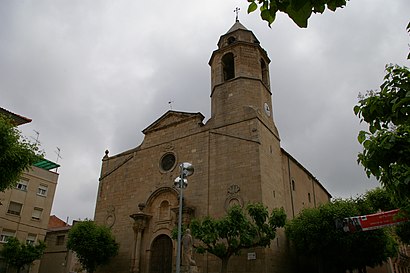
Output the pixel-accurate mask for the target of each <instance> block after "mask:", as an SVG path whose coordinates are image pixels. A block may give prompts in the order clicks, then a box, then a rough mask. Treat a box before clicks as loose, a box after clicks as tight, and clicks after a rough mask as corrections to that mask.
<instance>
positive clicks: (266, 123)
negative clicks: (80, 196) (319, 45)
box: [95, 21, 331, 273]
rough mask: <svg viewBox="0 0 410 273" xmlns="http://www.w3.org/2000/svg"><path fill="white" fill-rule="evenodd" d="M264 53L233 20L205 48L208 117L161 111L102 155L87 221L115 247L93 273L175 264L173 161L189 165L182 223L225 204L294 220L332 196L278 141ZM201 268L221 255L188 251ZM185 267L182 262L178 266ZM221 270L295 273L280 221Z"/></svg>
mask: <svg viewBox="0 0 410 273" xmlns="http://www.w3.org/2000/svg"><path fill="white" fill-rule="evenodd" d="M269 63H270V59H269V58H268V56H267V52H266V51H265V50H264V49H263V48H262V47H261V45H260V43H259V41H258V39H257V38H256V37H255V35H254V34H253V33H252V32H251V31H249V30H247V29H246V28H245V27H244V26H243V25H242V24H241V23H240V22H239V21H237V22H236V23H235V24H234V25H233V26H232V27H231V29H229V31H228V32H227V33H226V34H224V35H222V36H221V37H220V39H219V42H218V49H217V50H215V51H214V52H213V53H212V56H211V59H210V61H209V65H210V66H211V81H212V83H211V117H210V119H209V120H208V121H206V122H205V123H204V116H203V115H202V114H201V113H186V112H178V111H172V110H171V111H168V112H166V113H165V114H164V115H162V116H161V117H160V118H158V119H157V120H156V121H155V122H154V123H152V124H151V125H149V126H148V127H147V128H146V129H144V130H143V133H144V135H145V137H144V140H143V142H142V143H141V144H140V145H139V146H138V147H136V148H134V149H131V150H128V151H125V152H122V153H120V154H117V155H113V156H110V155H109V154H108V151H107V152H106V155H105V156H104V158H103V160H102V167H101V177H100V184H99V189H98V197H97V204H96V209H95V221H96V222H97V223H99V224H105V225H107V226H109V227H110V228H111V230H112V232H113V234H114V235H115V238H116V240H117V241H118V242H119V243H120V250H119V255H118V256H117V257H115V258H114V259H113V260H112V261H111V262H110V264H108V265H106V266H104V267H102V268H101V269H100V271H99V272H107V273H108V272H116V273H125V272H141V273H159V272H161V273H171V272H175V263H176V249H177V247H176V241H175V240H172V239H171V231H172V230H173V229H174V228H175V227H176V226H177V220H178V205H179V204H178V202H179V201H178V200H179V199H178V196H179V195H178V193H179V191H178V189H176V188H175V187H174V180H175V178H176V177H178V175H179V168H178V165H179V164H180V163H182V162H190V163H191V164H193V166H194V168H195V172H194V174H193V175H192V176H190V177H189V178H188V187H187V188H186V189H185V190H184V194H183V196H184V201H183V213H182V218H183V222H184V223H186V224H187V223H189V221H190V219H192V218H201V217H204V216H207V215H209V216H211V217H216V218H218V217H222V216H224V215H225V213H226V210H227V209H228V208H229V206H231V205H232V204H240V205H246V204H247V203H249V202H262V203H263V204H264V205H265V206H267V207H268V208H269V210H271V209H272V208H277V207H283V208H284V209H285V211H286V214H287V217H288V219H292V218H293V217H294V216H295V215H297V213H298V212H299V211H300V210H301V209H302V208H304V207H315V206H318V205H319V204H321V203H325V202H328V201H329V200H330V197H331V196H330V194H329V193H328V191H327V190H326V189H325V188H324V187H323V186H322V185H321V184H320V183H319V181H318V180H317V179H316V178H315V177H314V176H313V175H312V174H311V173H310V172H309V171H308V170H306V169H305V168H304V167H303V166H302V165H301V164H300V163H298V162H297V161H296V160H295V159H294V158H293V157H292V156H291V155H290V154H289V153H287V152H286V151H285V150H284V149H283V148H281V146H280V138H279V133H278V130H277V128H276V126H275V123H274V120H273V117H272V111H271V109H272V99H271V95H272V93H271V90H270V82H269ZM194 260H195V261H196V264H197V266H198V270H199V272H203V273H205V272H207V273H211V272H212V273H213V272H219V269H220V260H219V259H217V258H215V257H214V256H212V255H211V254H196V253H195V254H194ZM182 269H184V265H183V266H182ZM228 271H229V272H243V273H268V272H298V269H297V265H296V263H295V258H294V256H293V252H292V249H291V247H290V243H289V242H288V240H287V239H286V237H285V235H284V232H283V230H279V231H278V233H277V238H275V240H274V241H272V243H271V246H270V247H269V248H255V249H249V250H244V251H243V252H242V255H240V256H235V257H232V258H231V260H230V262H229V265H228Z"/></svg>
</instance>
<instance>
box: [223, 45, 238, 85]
mask: <svg viewBox="0 0 410 273" xmlns="http://www.w3.org/2000/svg"><path fill="white" fill-rule="evenodd" d="M221 62H222V73H223V75H222V78H223V80H224V81H227V80H230V79H233V78H235V60H234V56H233V53H232V52H229V53H226V54H225V55H224V56H223V57H222V59H221Z"/></svg>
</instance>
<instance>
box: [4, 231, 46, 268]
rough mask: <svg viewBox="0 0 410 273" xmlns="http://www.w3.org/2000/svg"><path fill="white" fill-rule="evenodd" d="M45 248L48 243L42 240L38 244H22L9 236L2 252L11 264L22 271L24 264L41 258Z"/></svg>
mask: <svg viewBox="0 0 410 273" xmlns="http://www.w3.org/2000/svg"><path fill="white" fill-rule="evenodd" d="M45 249H46V245H45V243H44V242H42V241H40V242H39V243H38V244H37V245H34V244H27V243H26V244H22V243H20V242H19V240H17V239H16V238H14V237H13V238H9V239H8V241H7V243H5V244H4V245H3V249H2V250H1V251H0V254H1V256H2V257H3V258H4V260H5V261H6V262H7V263H8V264H9V265H11V266H13V267H15V268H16V269H17V272H20V270H21V269H22V268H24V266H26V265H30V264H31V263H32V262H34V261H35V260H38V259H40V258H41V256H43V252H44V250H45Z"/></svg>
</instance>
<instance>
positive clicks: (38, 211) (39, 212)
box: [31, 208, 43, 220]
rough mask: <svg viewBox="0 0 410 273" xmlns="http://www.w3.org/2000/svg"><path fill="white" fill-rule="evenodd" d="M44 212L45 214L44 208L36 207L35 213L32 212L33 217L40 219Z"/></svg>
mask: <svg viewBox="0 0 410 273" xmlns="http://www.w3.org/2000/svg"><path fill="white" fill-rule="evenodd" d="M42 214H43V209H42V208H34V209H33V213H32V214H31V219H33V220H40V219H41V215H42Z"/></svg>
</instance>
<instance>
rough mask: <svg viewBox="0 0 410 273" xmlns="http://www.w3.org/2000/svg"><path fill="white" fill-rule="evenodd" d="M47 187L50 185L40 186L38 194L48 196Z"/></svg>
mask: <svg viewBox="0 0 410 273" xmlns="http://www.w3.org/2000/svg"><path fill="white" fill-rule="evenodd" d="M47 189H48V187H47V186H46V185H40V186H38V189H37V195H40V196H47Z"/></svg>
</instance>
